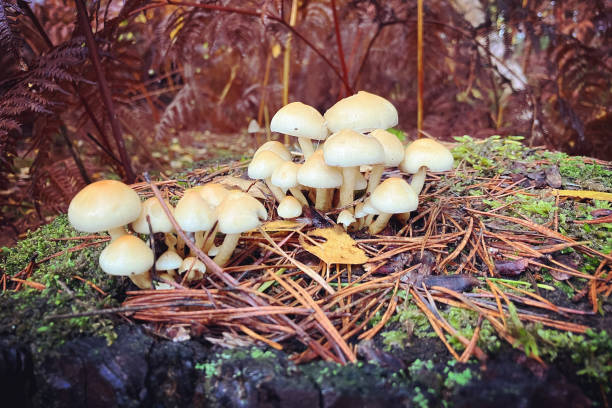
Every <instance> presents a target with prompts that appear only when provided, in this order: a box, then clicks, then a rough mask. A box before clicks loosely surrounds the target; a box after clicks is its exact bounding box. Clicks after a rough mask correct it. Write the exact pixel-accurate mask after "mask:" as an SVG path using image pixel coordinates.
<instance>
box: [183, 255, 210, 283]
mask: <svg viewBox="0 0 612 408" xmlns="http://www.w3.org/2000/svg"><path fill="white" fill-rule="evenodd" d="M185 272H187V276H185V278H184V279H185V281H186V282H193V281H197V280H200V279H202V278H203V277H204V272H206V265H204V263H203V262H202V261H200V260H199V259H198V258H196V257H195V256H188V257H187V258H185V259H183V262H182V263H181V266H180V267H179V273H180V274H181V275H182V274H184V273H185Z"/></svg>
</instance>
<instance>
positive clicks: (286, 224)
mask: <svg viewBox="0 0 612 408" xmlns="http://www.w3.org/2000/svg"><path fill="white" fill-rule="evenodd" d="M302 225H303V224H301V223H299V222H297V221H292V220H276V221H270V222H266V223H265V224H264V225H262V226H261V228H263V230H264V231H267V232H274V231H293V230H295V229H296V228H298V227H300V226H302Z"/></svg>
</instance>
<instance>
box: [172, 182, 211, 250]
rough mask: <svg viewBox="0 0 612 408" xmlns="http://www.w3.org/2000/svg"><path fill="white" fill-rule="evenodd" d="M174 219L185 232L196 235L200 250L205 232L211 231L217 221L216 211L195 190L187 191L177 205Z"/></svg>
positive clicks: (196, 243)
mask: <svg viewBox="0 0 612 408" xmlns="http://www.w3.org/2000/svg"><path fill="white" fill-rule="evenodd" d="M174 218H176V222H177V223H178V224H179V225H180V226H181V228H182V229H183V230H184V231H185V232H192V233H195V245H196V246H197V247H198V248H201V247H202V246H203V244H204V233H203V231H209V230H210V229H211V228H212V227H213V225H214V223H215V221H216V216H215V211H214V210H213V209H212V208H210V206H209V205H208V204H207V203H206V201H204V199H203V198H202V197H201V196H200V193H199V192H198V191H197V190H194V189H188V190H185V193H184V194H183V197H181V199H180V200H179V202H178V203H177V204H176V208H175V210H174Z"/></svg>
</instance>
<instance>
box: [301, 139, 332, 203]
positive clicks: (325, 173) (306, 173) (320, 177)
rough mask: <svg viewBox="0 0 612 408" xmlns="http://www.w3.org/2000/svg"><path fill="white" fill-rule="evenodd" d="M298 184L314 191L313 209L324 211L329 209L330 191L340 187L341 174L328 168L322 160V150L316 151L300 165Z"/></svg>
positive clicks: (330, 167)
mask: <svg viewBox="0 0 612 408" xmlns="http://www.w3.org/2000/svg"><path fill="white" fill-rule="evenodd" d="M297 179H298V182H299V183H300V184H301V185H303V186H306V187H312V188H315V189H316V197H315V208H316V209H317V210H321V211H325V210H328V209H329V207H330V203H331V201H332V197H333V194H331V193H332V191H333V190H332V189H334V188H337V187H340V186H341V185H342V173H341V172H340V171H339V170H338V168H336V167H332V166H329V165H327V164H326V163H325V160H324V158H323V150H321V149H318V150H317V151H315V152H314V153H313V154H312V156H310V157H309V158H308V160H306V161H305V162H304V164H302V166H301V167H300V169H299V170H298V174H297Z"/></svg>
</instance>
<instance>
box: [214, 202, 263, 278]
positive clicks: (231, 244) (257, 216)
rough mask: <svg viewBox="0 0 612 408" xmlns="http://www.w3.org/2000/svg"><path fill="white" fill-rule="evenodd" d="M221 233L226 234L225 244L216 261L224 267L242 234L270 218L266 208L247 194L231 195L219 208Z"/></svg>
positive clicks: (220, 248)
mask: <svg viewBox="0 0 612 408" xmlns="http://www.w3.org/2000/svg"><path fill="white" fill-rule="evenodd" d="M217 216H218V222H219V231H221V232H222V233H224V234H225V238H224V240H223V243H222V244H221V246H220V247H219V252H218V253H217V256H215V258H214V261H215V262H216V263H217V264H218V265H220V266H224V265H225V264H227V262H228V261H229V259H230V257H231V256H232V253H233V252H234V249H236V246H237V245H238V240H239V239H240V234H242V233H243V232H246V231H249V230H251V229H254V228H257V227H258V226H259V225H260V224H261V220H265V219H266V218H268V212H267V211H266V208H265V207H264V206H263V204H262V203H260V202H259V201H258V200H257V199H256V198H254V197H252V196H250V195H249V194H247V193H243V192H239V191H235V192H232V193H230V194H229V195H228V196H227V197H226V198H225V200H223V202H222V203H221V205H219V207H217Z"/></svg>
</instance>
